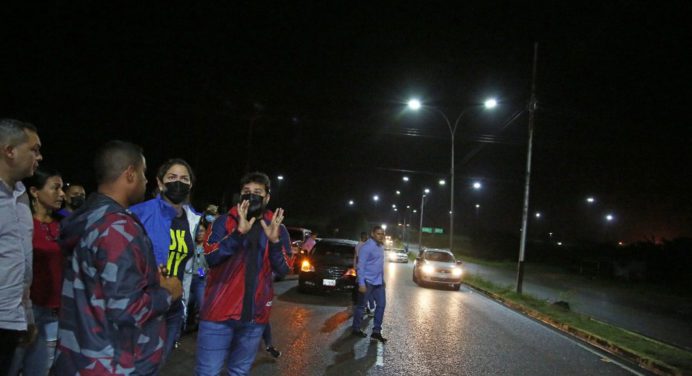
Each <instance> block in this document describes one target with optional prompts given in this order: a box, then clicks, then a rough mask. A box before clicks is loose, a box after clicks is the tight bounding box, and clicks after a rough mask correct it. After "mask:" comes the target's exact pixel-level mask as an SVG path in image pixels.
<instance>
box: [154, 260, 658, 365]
mask: <svg viewBox="0 0 692 376" xmlns="http://www.w3.org/2000/svg"><path fill="white" fill-rule="evenodd" d="M387 272H388V273H387V277H386V278H387V307H386V311H385V318H384V325H383V335H384V336H385V337H387V338H388V339H389V342H388V343H387V344H385V345H382V344H379V343H376V342H370V340H369V338H354V337H351V336H350V331H351V317H352V308H351V306H350V295H349V294H324V295H304V294H300V293H298V292H297V289H296V285H297V282H296V280H295V279H293V278H291V279H288V280H285V281H281V282H277V283H276V284H275V292H276V295H277V298H276V299H275V301H274V308H273V311H272V318H271V322H272V329H273V335H274V344H275V346H276V347H277V348H278V349H280V350H281V351H282V352H283V355H282V356H281V357H280V358H279V359H274V358H271V357H270V356H269V354H267V353H266V352H265V351H264V350H262V349H258V355H257V359H256V361H255V363H254V365H253V369H252V374H253V375H628V374H633V372H631V371H634V372H635V373H634V374H636V373H637V372H640V373H641V374H645V373H644V372H643V371H641V370H638V369H631V368H630V370H628V367H631V366H630V365H625V364H620V362H619V361H617V360H613V359H610V358H608V357H606V356H604V355H603V354H600V353H597V352H595V351H594V350H592V349H589V348H588V347H586V346H584V345H582V344H580V343H578V342H575V341H573V340H571V339H569V338H567V337H565V336H563V335H561V334H559V333H557V332H555V331H553V330H551V329H548V328H546V327H544V326H542V325H541V324H539V323H537V322H535V321H533V320H531V319H528V318H526V317H524V316H522V315H520V314H517V313H515V312H513V311H511V310H509V309H508V308H505V307H504V306H501V305H499V304H497V303H495V302H494V301H492V300H489V299H487V298H486V297H484V296H482V295H480V294H477V293H475V292H473V291H472V290H469V289H468V288H466V287H465V286H462V288H461V291H452V290H447V289H438V288H422V287H418V286H416V285H415V284H414V283H413V282H412V281H411V272H412V265H411V264H388V265H387ZM366 324H367V325H368V327H364V329H365V331H366V332H368V333H369V328H371V327H372V319H370V318H368V319H366V320H364V325H366ZM194 341H195V337H194V335H187V336H185V337H184V338H183V341H182V342H183V343H182V346H181V347H180V348H179V349H176V350H174V352H173V354H172V355H171V359H170V360H169V361H168V363H167V364H166V366H165V368H164V369H163V371H162V375H191V374H193V367H194V350H195V349H194V345H195V342H194Z"/></svg>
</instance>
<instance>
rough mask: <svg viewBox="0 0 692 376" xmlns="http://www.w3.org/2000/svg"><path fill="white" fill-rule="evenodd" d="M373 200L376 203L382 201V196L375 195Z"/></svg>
mask: <svg viewBox="0 0 692 376" xmlns="http://www.w3.org/2000/svg"><path fill="white" fill-rule="evenodd" d="M372 200H373V201H375V202H377V201H380V196H378V195H374V196H372Z"/></svg>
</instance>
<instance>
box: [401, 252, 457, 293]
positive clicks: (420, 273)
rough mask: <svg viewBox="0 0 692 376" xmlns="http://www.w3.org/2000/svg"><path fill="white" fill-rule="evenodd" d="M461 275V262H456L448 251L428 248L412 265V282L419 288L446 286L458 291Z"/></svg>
mask: <svg viewBox="0 0 692 376" xmlns="http://www.w3.org/2000/svg"><path fill="white" fill-rule="evenodd" d="M463 274H464V270H463V268H462V262H461V260H456V259H455V258H454V254H453V253H452V252H450V251H449V250H448V249H436V248H428V249H426V250H424V251H423V252H421V254H419V255H418V257H416V261H415V263H414V265H413V282H415V283H416V284H417V285H419V286H423V285H446V286H450V287H451V288H452V289H454V290H457V291H458V290H459V287H461V279H462V276H463Z"/></svg>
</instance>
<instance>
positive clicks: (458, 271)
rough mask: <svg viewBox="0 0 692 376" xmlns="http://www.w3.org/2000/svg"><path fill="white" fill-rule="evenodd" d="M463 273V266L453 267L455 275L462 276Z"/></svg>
mask: <svg viewBox="0 0 692 376" xmlns="http://www.w3.org/2000/svg"><path fill="white" fill-rule="evenodd" d="M462 273H463V270H461V268H454V269H452V275H453V276H455V277H461V274H462Z"/></svg>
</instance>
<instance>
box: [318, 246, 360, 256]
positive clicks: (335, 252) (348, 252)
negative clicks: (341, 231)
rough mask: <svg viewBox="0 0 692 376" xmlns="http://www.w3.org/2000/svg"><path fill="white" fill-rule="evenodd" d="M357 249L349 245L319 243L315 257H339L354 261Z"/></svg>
mask: <svg viewBox="0 0 692 376" xmlns="http://www.w3.org/2000/svg"><path fill="white" fill-rule="evenodd" d="M355 253H356V250H355V247H353V246H351V245H347V244H333V243H318V244H317V245H315V249H314V250H313V257H320V256H322V257H329V256H331V257H339V258H350V259H353V257H354V255H355Z"/></svg>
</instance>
